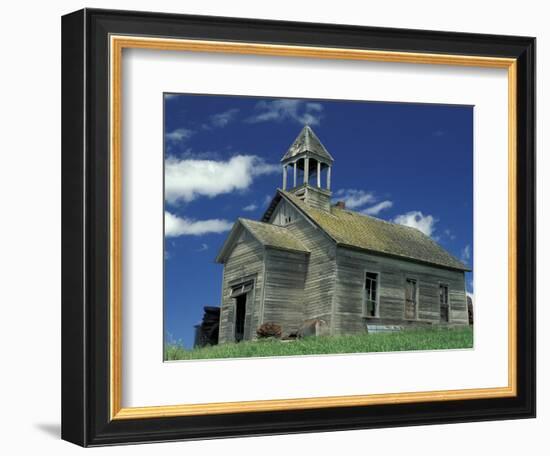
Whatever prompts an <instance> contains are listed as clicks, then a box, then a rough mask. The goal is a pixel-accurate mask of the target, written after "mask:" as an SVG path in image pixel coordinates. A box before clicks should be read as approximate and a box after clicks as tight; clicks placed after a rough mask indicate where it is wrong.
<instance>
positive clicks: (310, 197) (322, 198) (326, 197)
mask: <svg viewBox="0 0 550 456" xmlns="http://www.w3.org/2000/svg"><path fill="white" fill-rule="evenodd" d="M305 201H306V203H307V204H309V205H310V206H311V207H313V208H315V209H320V210H324V211H330V193H329V192H328V191H326V190H322V189H317V188H312V187H310V186H308V187H307V189H306V199H305Z"/></svg>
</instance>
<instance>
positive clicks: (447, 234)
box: [443, 229, 456, 241]
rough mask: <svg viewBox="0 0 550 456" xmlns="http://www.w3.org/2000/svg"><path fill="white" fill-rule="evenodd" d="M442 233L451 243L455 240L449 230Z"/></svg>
mask: <svg viewBox="0 0 550 456" xmlns="http://www.w3.org/2000/svg"><path fill="white" fill-rule="evenodd" d="M443 232H444V233H445V236H447V237H448V238H449V239H450V240H451V241H454V240H455V239H456V236H455V235H454V234H453V232H452V231H451V230H449V229H446V230H445V231H443Z"/></svg>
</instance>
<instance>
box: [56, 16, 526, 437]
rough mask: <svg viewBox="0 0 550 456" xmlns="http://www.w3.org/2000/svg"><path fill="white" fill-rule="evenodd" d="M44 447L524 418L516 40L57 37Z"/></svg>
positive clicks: (74, 23)
mask: <svg viewBox="0 0 550 456" xmlns="http://www.w3.org/2000/svg"><path fill="white" fill-rule="evenodd" d="M62 54H63V61H62V77H63V93H62V97H63V99H62V108H63V109H62V111H63V119H62V120H63V132H62V139H63V144H62V146H63V162H62V166H63V169H62V176H63V252H62V255H63V257H62V258H63V284H62V290H63V303H62V331H63V333H62V338H63V347H62V381H63V385H62V436H63V438H64V439H66V440H68V441H71V442H73V443H76V444H79V445H82V446H96V445H109V444H117V443H137V442H151V441H166V440H179V439H197V438H215V437H228V436H239V435H262V434H275V433H296V432H315V431H328V430H343V429H359V428H374V427H388V426H402V425H413V424H433V423H452V422H461V421H477V420H493V419H511V418H528V417H534V416H535V249H534V246H535V213H534V208H535V194H534V189H535V183H534V175H535V174H534V170H535V162H534V135H535V130H534V125H535V119H534V116H535V93H534V90H535V86H534V78H535V74H534V69H535V40H534V38H527V37H512V36H489V35H475V34H463V33H450V32H431V31H412V30H398V29H382V28H367V27H355V26H340V25H338V26H336V25H327V24H311V23H291V22H276V21H259V20H251V19H235V18H220V17H202V16H186V15H173V14H159V13H141V12H126V11H108V10H89V9H86V10H81V11H77V12H75V13H72V14H69V15H67V16H64V17H63V22H62Z"/></svg>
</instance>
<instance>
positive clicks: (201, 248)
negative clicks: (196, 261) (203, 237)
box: [197, 243, 208, 252]
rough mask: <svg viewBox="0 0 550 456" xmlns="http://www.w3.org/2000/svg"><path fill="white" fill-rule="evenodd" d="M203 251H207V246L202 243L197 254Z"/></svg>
mask: <svg viewBox="0 0 550 456" xmlns="http://www.w3.org/2000/svg"><path fill="white" fill-rule="evenodd" d="M205 250H208V244H205V243H202V244H201V246H200V247H199V248H198V249H197V252H204V251H205Z"/></svg>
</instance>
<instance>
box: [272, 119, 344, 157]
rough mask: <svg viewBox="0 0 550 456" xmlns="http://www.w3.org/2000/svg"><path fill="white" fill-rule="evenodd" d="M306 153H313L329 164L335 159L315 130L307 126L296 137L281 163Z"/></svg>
mask: <svg viewBox="0 0 550 456" xmlns="http://www.w3.org/2000/svg"><path fill="white" fill-rule="evenodd" d="M305 152H311V153H312V154H315V155H316V156H318V157H319V158H321V159H324V160H325V161H327V162H329V163H332V162H333V161H334V159H333V158H332V156H331V155H330V154H329V153H328V151H327V150H326V149H325V146H323V144H322V143H321V141H320V140H319V138H318V137H317V135H316V134H315V133H313V130H312V129H311V128H310V127H309V125H306V126H305V127H304V128H302V131H301V132H300V134H299V135H298V136H297V137H296V139H295V140H294V142H293V143H292V145H291V146H290V147H289V149H288V150H287V152H286V154H285V155H284V157H283V158H282V159H281V161H282V162H284V161H286V160H288V159H290V158H292V157H295V156H297V155H300V154H303V153H305Z"/></svg>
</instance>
